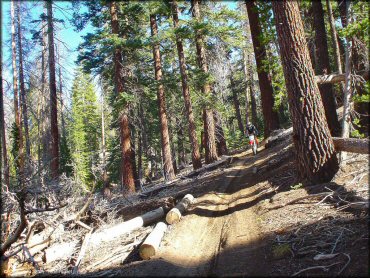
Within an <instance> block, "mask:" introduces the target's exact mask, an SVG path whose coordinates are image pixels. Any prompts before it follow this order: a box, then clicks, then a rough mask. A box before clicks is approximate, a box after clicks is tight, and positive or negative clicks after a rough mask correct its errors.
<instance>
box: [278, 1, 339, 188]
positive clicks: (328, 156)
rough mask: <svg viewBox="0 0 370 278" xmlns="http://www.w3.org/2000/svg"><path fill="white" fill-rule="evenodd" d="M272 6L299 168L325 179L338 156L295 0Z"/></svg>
mask: <svg viewBox="0 0 370 278" xmlns="http://www.w3.org/2000/svg"><path fill="white" fill-rule="evenodd" d="M272 6H273V11H274V15H275V22H276V29H277V34H278V40H279V45H280V56H281V60H282V63H283V69H284V76H285V81H286V86H287V92H288V97H289V109H290V113H291V117H292V123H293V134H294V135H293V141H294V145H295V149H296V153H297V158H298V168H299V172H300V174H301V177H302V178H304V179H307V180H308V181H310V182H327V181H329V180H331V179H332V178H333V176H334V175H335V173H336V172H337V171H338V160H337V157H336V153H335V150H334V144H333V140H332V138H331V136H330V131H329V128H328V125H327V123H326V121H325V114H324V113H325V112H324V108H323V105H322V101H321V97H320V94H319V89H318V87H317V84H316V82H315V79H314V78H315V76H314V71H313V68H312V64H311V61H310V56H309V53H308V48H307V43H306V38H305V34H304V28H303V23H302V19H301V16H300V13H299V9H298V3H297V2H296V1H276V2H273V3H272Z"/></svg>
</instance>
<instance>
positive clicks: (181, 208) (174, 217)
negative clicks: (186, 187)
mask: <svg viewBox="0 0 370 278" xmlns="http://www.w3.org/2000/svg"><path fill="white" fill-rule="evenodd" d="M193 201H194V197H193V195H191V194H187V195H185V197H184V198H183V199H182V200H181V202H179V203H178V204H177V205H176V206H175V207H174V208H173V209H171V210H170V211H169V212H168V213H167V215H166V221H167V223H168V224H170V225H171V224H173V223H176V222H178V221H180V218H181V216H182V214H183V213H184V212H185V211H186V210H187V208H188V207H189V206H190V205H191V203H192V202H193Z"/></svg>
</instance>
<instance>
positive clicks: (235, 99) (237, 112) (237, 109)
mask: <svg viewBox="0 0 370 278" xmlns="http://www.w3.org/2000/svg"><path fill="white" fill-rule="evenodd" d="M230 85H231V92H232V94H233V103H234V109H235V115H236V120H237V121H238V127H239V130H240V132H241V133H242V134H244V127H243V121H242V116H241V114H240V103H239V99H238V95H237V93H236V91H235V82H234V78H233V77H232V73H231V74H230ZM247 101H248V98H247Z"/></svg>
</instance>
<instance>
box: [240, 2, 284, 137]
mask: <svg viewBox="0 0 370 278" xmlns="http://www.w3.org/2000/svg"><path fill="white" fill-rule="evenodd" d="M246 4H247V12H248V19H249V26H250V30H251V36H252V41H253V48H254V53H255V58H256V64H257V72H258V81H259V85H260V90H261V103H262V112H263V120H264V125H265V127H264V137H265V138H267V137H268V136H269V135H270V132H271V131H272V130H275V129H278V128H279V116H278V114H277V113H276V112H275V111H274V110H273V107H274V96H273V90H272V84H271V76H270V75H269V73H268V72H267V71H266V70H265V69H263V61H264V60H267V54H266V48H265V46H264V45H263V44H261V42H260V40H259V36H260V35H261V32H262V30H261V26H260V23H259V18H258V13H257V11H256V9H257V3H256V2H255V1H246Z"/></svg>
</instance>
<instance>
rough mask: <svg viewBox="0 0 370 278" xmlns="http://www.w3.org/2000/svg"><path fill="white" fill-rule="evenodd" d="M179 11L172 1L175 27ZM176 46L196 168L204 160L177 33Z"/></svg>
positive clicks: (182, 50)
mask: <svg viewBox="0 0 370 278" xmlns="http://www.w3.org/2000/svg"><path fill="white" fill-rule="evenodd" d="M178 13H179V11H178V7H177V3H176V1H173V2H172V18H173V25H174V27H175V29H176V28H178V27H179V17H178ZM176 46H177V53H178V56H179V67H180V73H181V85H182V95H183V97H184V104H185V109H186V116H187V120H188V132H189V140H190V145H191V150H192V152H191V160H192V162H193V169H194V170H196V169H199V168H200V167H202V162H201V160H200V153H199V144H198V140H197V133H196V126H195V120H194V115H193V107H192V104H191V98H190V91H189V85H188V75H187V72H186V62H185V55H184V47H183V44H182V40H181V38H180V36H179V35H177V34H176ZM179 163H180V161H179Z"/></svg>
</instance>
